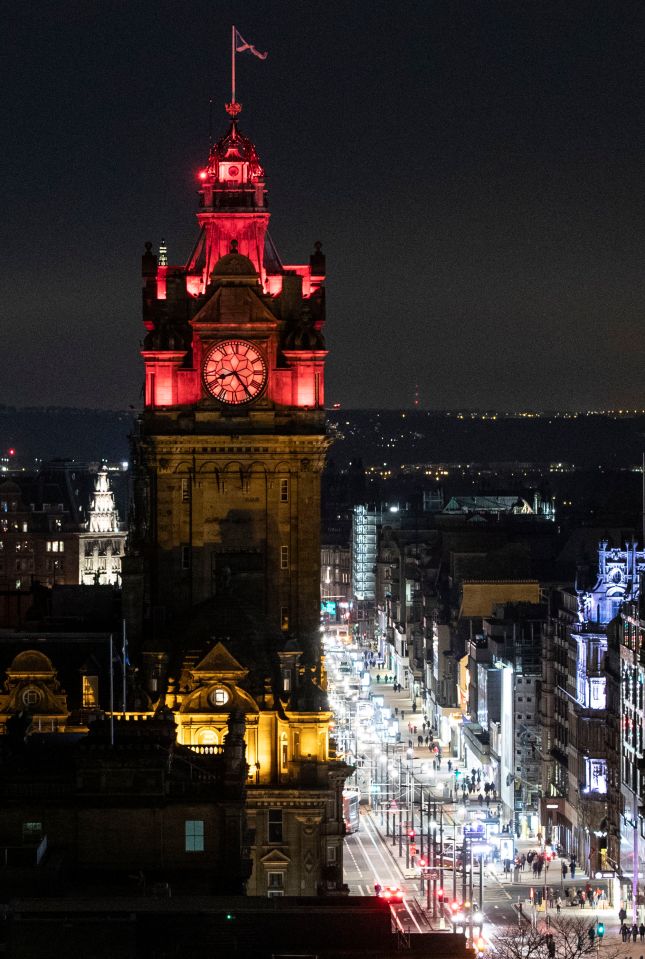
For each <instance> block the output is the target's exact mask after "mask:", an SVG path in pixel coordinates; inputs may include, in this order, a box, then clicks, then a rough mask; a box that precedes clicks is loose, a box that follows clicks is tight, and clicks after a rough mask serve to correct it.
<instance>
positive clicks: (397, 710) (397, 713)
mask: <svg viewBox="0 0 645 959" xmlns="http://www.w3.org/2000/svg"><path fill="white" fill-rule="evenodd" d="M394 715H395V716H398V715H399V707H398V706H395V707H394Z"/></svg>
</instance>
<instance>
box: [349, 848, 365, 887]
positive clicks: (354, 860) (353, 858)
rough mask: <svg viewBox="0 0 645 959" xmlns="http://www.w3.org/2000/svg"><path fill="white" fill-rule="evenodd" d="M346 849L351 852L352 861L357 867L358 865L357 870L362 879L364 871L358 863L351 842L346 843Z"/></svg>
mask: <svg viewBox="0 0 645 959" xmlns="http://www.w3.org/2000/svg"><path fill="white" fill-rule="evenodd" d="M345 849H347V851H348V852H349V854H350V856H351V857H352V862H353V863H354V865H355V867H356V872H357V873H358V875H359V877H360V878H361V879H362V877H363V873H362V871H361V869H360V866H359V865H358V863H357V862H356V856H355V855H354V852H353V850H352V847H351V846H350V844H349V843H345Z"/></svg>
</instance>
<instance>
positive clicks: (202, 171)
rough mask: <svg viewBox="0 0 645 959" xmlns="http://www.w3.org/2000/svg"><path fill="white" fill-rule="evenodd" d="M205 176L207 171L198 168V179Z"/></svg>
mask: <svg viewBox="0 0 645 959" xmlns="http://www.w3.org/2000/svg"><path fill="white" fill-rule="evenodd" d="M207 176H208V173H207V171H206V170H200V171H199V179H200V180H205V179H206V177H207Z"/></svg>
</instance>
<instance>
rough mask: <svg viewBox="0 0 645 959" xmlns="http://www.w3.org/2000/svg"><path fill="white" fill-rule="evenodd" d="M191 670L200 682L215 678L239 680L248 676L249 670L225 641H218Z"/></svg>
mask: <svg viewBox="0 0 645 959" xmlns="http://www.w3.org/2000/svg"><path fill="white" fill-rule="evenodd" d="M190 672H191V674H192V676H193V678H194V679H195V680H197V681H199V682H207V681H208V680H209V679H215V678H219V679H231V680H233V681H234V682H237V681H238V680H240V679H243V678H244V677H245V676H247V675H248V672H249V671H248V669H245V668H244V666H242V665H240V663H238V661H237V659H235V657H234V656H232V655H231V653H229V651H228V649H227V648H226V646H225V645H224V643H222V642H218V643H216V644H215V645H214V646H213V648H212V649H210V650H209V651H208V652H207V653H206V655H205V656H204V658H203V659H202V660H201V662H199V663H198V664H197V666H195V667H194V668H193V669H191V671H190Z"/></svg>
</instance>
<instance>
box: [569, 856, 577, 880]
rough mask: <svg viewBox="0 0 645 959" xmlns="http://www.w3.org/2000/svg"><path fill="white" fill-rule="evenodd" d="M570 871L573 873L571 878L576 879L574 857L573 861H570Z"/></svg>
mask: <svg viewBox="0 0 645 959" xmlns="http://www.w3.org/2000/svg"><path fill="white" fill-rule="evenodd" d="M569 871H570V873H571V878H572V879H575V878H576V861H575V859H572V860H571V863H570V865H569Z"/></svg>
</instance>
